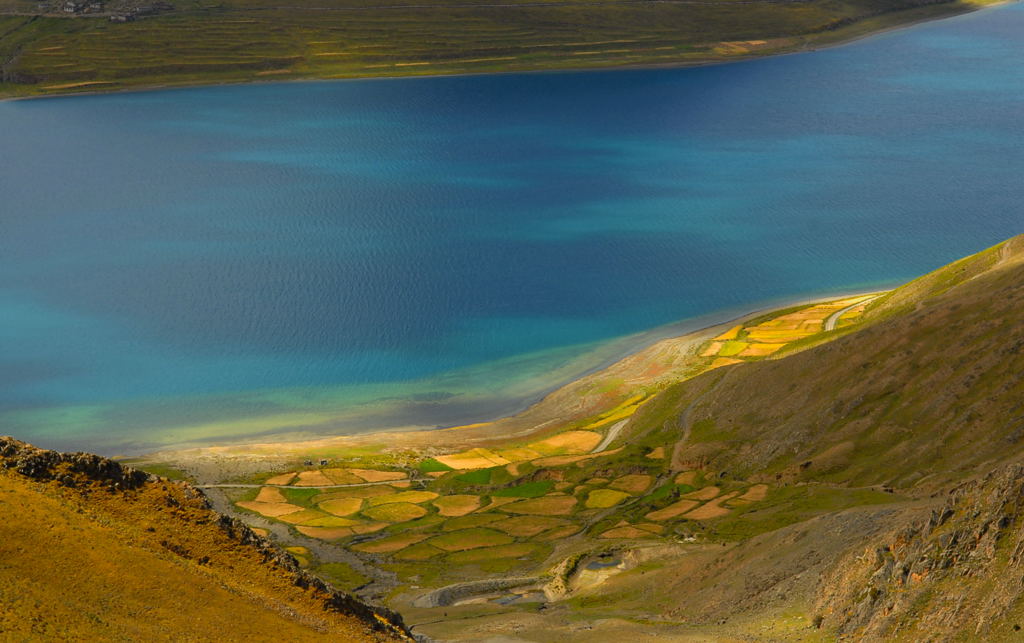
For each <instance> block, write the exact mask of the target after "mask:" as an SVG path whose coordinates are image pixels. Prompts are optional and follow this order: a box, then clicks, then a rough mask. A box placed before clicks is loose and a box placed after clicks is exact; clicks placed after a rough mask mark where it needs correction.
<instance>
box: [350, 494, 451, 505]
mask: <svg viewBox="0 0 1024 643" xmlns="http://www.w3.org/2000/svg"><path fill="white" fill-rule="evenodd" d="M434 498H437V494H436V493H434V492H433V491H401V492H399V493H392V494H388V495H386V496H377V497H376V498H368V499H367V501H366V502H367V504H369V505H370V506H371V507H376V506H378V505H386V504H391V503H398V502H409V503H413V504H418V503H421V502H426V501H428V500H433V499H434Z"/></svg>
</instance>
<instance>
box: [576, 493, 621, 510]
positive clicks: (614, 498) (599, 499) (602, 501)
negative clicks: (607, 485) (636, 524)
mask: <svg viewBox="0 0 1024 643" xmlns="http://www.w3.org/2000/svg"><path fill="white" fill-rule="evenodd" d="M626 498H629V494H628V493H626V492H624V491H615V490H613V489H594V490H593V491H591V492H590V495H588V496H587V503H586V506H587V507H588V508H590V509H595V508H596V509H607V508H608V507H614V506H615V505H617V504H619V503H620V502H622V501H623V500H625V499H626Z"/></svg>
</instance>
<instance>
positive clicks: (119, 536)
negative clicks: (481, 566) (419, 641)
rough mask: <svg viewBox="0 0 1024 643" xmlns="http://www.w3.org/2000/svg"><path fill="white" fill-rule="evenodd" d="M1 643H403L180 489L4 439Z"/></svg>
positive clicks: (398, 633) (397, 628) (391, 629)
mask: <svg viewBox="0 0 1024 643" xmlns="http://www.w3.org/2000/svg"><path fill="white" fill-rule="evenodd" d="M0 561H3V562H2V564H0V638H2V639H3V640H11V641H17V640H25V641H28V640H51V641H53V640H133V641H158V640H179V641H180V640H218V641H243V640H248V641H252V640H269V639H270V638H274V639H275V640H284V641H313V640H317V641H319V640H323V638H324V636H326V635H330V636H331V637H332V638H333V639H334V640H341V641H385V640H401V639H404V638H405V637H404V634H403V628H402V626H401V622H400V621H399V620H395V617H394V616H393V615H391V614H390V613H388V612H386V611H379V610H377V611H375V610H373V609H371V608H369V607H366V606H365V605H362V604H361V603H359V602H358V601H355V600H353V599H351V598H349V597H348V596H345V595H343V594H339V593H336V592H333V591H331V590H329V589H328V588H326V587H325V586H323V584H322V583H318V582H317V581H316V579H314V578H312V577H309V576H306V575H304V574H303V573H302V572H300V571H299V569H298V567H297V565H296V564H295V561H294V560H293V559H291V558H290V557H289V556H287V555H286V554H283V552H281V551H279V550H277V549H276V547H274V546H273V545H271V544H270V543H269V542H268V541H265V540H263V539H262V538H260V537H258V536H256V535H255V534H253V533H252V532H251V531H250V530H249V529H248V528H247V527H245V526H244V525H242V524H241V523H237V524H236V523H233V522H232V521H230V520H228V519H222V518H221V517H220V516H218V515H217V514H214V513H213V512H212V511H210V510H209V509H208V508H207V504H206V500H205V498H203V497H202V496H201V494H199V493H197V492H196V491H195V490H193V489H191V488H190V487H187V486H185V485H181V484H176V483H171V482H167V481H159V480H149V481H147V479H146V475H145V474H138V473H137V472H132V471H131V470H128V471H124V470H122V469H121V467H120V466H119V465H117V464H115V463H112V462H110V461H105V460H102V459H100V458H97V457H95V456H84V455H73V456H61V455H59V454H55V453H53V452H45V451H40V450H37V449H33V448H32V447H29V446H27V445H24V444H22V443H19V442H16V441H14V440H11V439H9V438H0Z"/></svg>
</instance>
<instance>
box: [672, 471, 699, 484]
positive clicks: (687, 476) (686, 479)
mask: <svg viewBox="0 0 1024 643" xmlns="http://www.w3.org/2000/svg"><path fill="white" fill-rule="evenodd" d="M696 481H697V472H696V471H683V472H682V473H680V474H679V475H677V476H676V484H688V485H691V486H693V484H694V483H695V482H696Z"/></svg>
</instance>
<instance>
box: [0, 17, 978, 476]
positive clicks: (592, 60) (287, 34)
mask: <svg viewBox="0 0 1024 643" xmlns="http://www.w3.org/2000/svg"><path fill="white" fill-rule="evenodd" d="M985 2H987V0H974V2H973V3H972V2H967V1H963V0H951V1H941V0H940V2H933V1H932V0H808V1H804V2H796V1H793V2H775V1H769V0H764V1H754V2H739V1H737V0H720V1H717V2H707V3H693V2H688V1H687V0H662V1H660V2H656V3H654V2H652V3H643V2H631V1H628V0H607V1H599V2H584V1H583V0H553V1H550V2H540V3H537V2H525V1H524V0H508V1H507V2H504V3H502V4H500V5H499V4H494V3H484V2H483V0H450V1H449V2H447V3H444V4H429V5H424V4H422V3H416V6H408V5H410V4H412V3H411V2H409V0H399V2H388V3H386V5H387V6H386V7H385V6H384V5H378V4H377V3H375V2H374V0H296V1H295V2H289V3H287V5H288V7H287V8H286V9H284V8H280V3H272V2H269V1H268V0H245V1H242V2H238V1H235V2H227V3H213V2H208V1H205V0H193V1H192V2H180V3H177V4H176V8H175V10H174V11H170V12H167V13H164V14H160V15H157V16H152V17H146V18H142V19H139V20H137V21H135V22H129V23H126V24H117V23H111V22H109V21H108V20H107V19H106V16H105V15H98V16H92V17H86V16H67V15H60V14H58V13H54V12H52V10H51V12H50V13H46V14H45V15H36V14H38V12H39V11H40V9H39V6H40V5H37V4H36V3H35V2H29V1H27V0H0V96H29V95H40V94H56V93H70V92H81V91H113V90H118V89H125V88H132V87H155V86H171V85H196V84H207V83H236V82H254V81H260V80H286V79H311V78H356V77H373V76H406V75H436V74H459V73H485V72H500V71H524V70H557V69H581V68H601V67H615V66H628V65H678V64H696V63H704V62H714V61H725V60H736V59H740V58H745V57H750V56H760V55H767V54H773V53H781V52H787V51H795V50H802V49H806V48H809V47H814V46H818V45H821V44H827V43H829V42H835V41H839V40H843V39H848V38H852V37H856V36H859V35H864V34H865V33H869V32H872V31H876V30H878V29H882V28H885V27H888V26H892V25H895V24H902V23H906V22H911V21H915V20H922V19H927V18H932V17H939V16H944V15H951V14H954V13H959V12H963V11H967V10H970V9H972V8H975V7H976V6H977V5H978V4H982V3H985ZM425 466H428V467H430V466H431V465H429V464H428V465H425ZM434 466H436V465H434Z"/></svg>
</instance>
